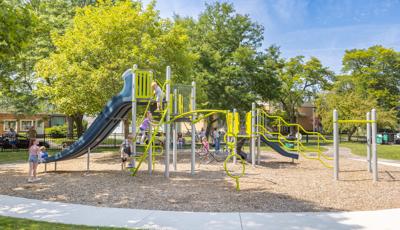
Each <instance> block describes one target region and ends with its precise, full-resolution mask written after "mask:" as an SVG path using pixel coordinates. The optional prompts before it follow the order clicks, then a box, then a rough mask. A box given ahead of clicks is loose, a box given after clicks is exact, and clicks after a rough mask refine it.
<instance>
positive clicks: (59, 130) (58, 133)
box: [45, 125, 67, 138]
mask: <svg viewBox="0 0 400 230" xmlns="http://www.w3.org/2000/svg"><path fill="white" fill-rule="evenodd" d="M45 131H46V134H48V135H50V136H51V137H54V138H59V137H66V136H67V126H66V125H60V126H53V127H50V128H46V129H45Z"/></svg>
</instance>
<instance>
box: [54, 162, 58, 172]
mask: <svg viewBox="0 0 400 230" xmlns="http://www.w3.org/2000/svg"><path fill="white" fill-rule="evenodd" d="M54 171H57V161H54Z"/></svg>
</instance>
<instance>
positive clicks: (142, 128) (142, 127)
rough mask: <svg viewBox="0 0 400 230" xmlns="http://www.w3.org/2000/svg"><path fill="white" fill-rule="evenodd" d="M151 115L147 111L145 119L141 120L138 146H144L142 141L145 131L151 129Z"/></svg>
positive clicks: (144, 137)
mask: <svg viewBox="0 0 400 230" xmlns="http://www.w3.org/2000/svg"><path fill="white" fill-rule="evenodd" d="M151 120H152V114H151V112H150V111H147V113H146V118H145V119H144V120H143V122H142V124H141V125H140V127H139V129H140V135H141V137H140V144H141V145H143V144H144V140H145V139H146V131H147V130H148V129H149V128H151V125H152V122H151Z"/></svg>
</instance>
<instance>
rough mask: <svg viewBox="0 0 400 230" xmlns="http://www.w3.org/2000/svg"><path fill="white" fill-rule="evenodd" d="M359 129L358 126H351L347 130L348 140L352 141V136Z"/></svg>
mask: <svg viewBox="0 0 400 230" xmlns="http://www.w3.org/2000/svg"><path fill="white" fill-rule="evenodd" d="M356 131H357V127H351V128H350V129H349V131H348V132H347V141H351V137H352V136H353V134H354V133H355V132H356Z"/></svg>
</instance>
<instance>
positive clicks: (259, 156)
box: [257, 135, 261, 165]
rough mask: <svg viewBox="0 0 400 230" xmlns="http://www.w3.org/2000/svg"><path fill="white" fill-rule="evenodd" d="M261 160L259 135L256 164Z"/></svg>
mask: <svg viewBox="0 0 400 230" xmlns="http://www.w3.org/2000/svg"><path fill="white" fill-rule="evenodd" d="M260 162H261V138H260V135H258V137H257V164H258V165H259V164H260Z"/></svg>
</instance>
